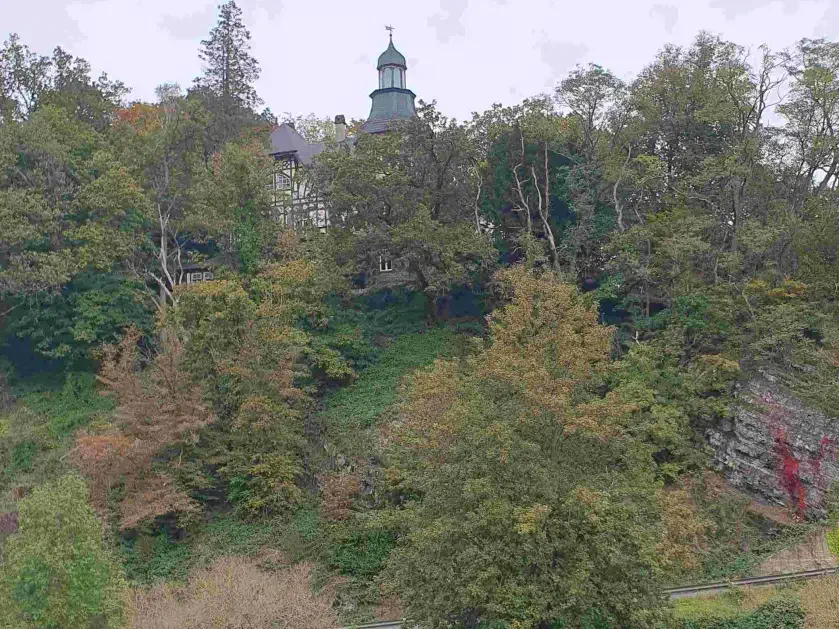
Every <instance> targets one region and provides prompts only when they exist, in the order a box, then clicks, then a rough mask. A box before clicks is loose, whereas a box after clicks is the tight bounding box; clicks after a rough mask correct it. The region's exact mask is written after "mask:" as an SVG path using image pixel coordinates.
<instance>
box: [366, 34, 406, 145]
mask: <svg viewBox="0 0 839 629" xmlns="http://www.w3.org/2000/svg"><path fill="white" fill-rule="evenodd" d="M385 28H386V29H387V30H388V31H389V32H390V41H389V42H388V46H387V49H386V50H385V51H384V52H383V53H382V54H381V55H379V61H378V63H377V64H376V69H377V70H378V72H379V87H378V89H377V90H376V91H374V92H373V93H372V94H370V98H371V99H373V102H372V104H371V106H370V116H369V117H368V118H367V121H366V122H365V123H364V124H363V125H361V129H360V131H361V132H362V133H382V132H384V131H387V127H388V125H389V123H390V122H391V121H394V120H400V119H407V118H412V117H414V116H416V110H415V107H414V99H415V98H416V95H415V94H414V93H413V92H412V91H411V90H409V89H408V87H407V81H406V73H407V71H408V66H407V64H406V63H405V56H404V55H403V54H402V53H401V52H399V51H398V50H396V47H395V46H394V45H393V27H392V26H386V27H385Z"/></svg>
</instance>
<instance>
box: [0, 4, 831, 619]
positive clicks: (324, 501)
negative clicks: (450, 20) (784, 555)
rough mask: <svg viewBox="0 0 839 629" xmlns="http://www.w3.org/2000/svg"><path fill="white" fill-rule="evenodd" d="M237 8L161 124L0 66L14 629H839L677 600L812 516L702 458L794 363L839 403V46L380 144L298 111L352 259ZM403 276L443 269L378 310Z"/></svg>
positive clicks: (6, 575)
mask: <svg viewBox="0 0 839 629" xmlns="http://www.w3.org/2000/svg"><path fill="white" fill-rule="evenodd" d="M219 11H220V13H219V18H218V23H217V25H216V26H215V28H213V29H212V31H211V32H210V33H209V35H208V37H207V39H206V40H205V41H203V42H202V44H201V49H200V51H199V55H200V59H201V61H202V64H203V73H202V75H201V76H199V77H197V78H196V79H195V81H194V83H193V85H191V86H189V87H188V88H186V89H184V88H182V87H181V86H179V85H176V84H171V83H164V84H161V85H160V87H159V88H158V89H157V92H156V94H157V98H156V100H155V101H154V102H139V101H136V102H128V101H127V94H128V90H127V89H126V87H125V86H124V85H123V84H122V83H121V82H119V81H117V80H114V79H111V78H110V77H108V76H106V75H102V76H100V77H98V78H94V77H92V76H91V68H90V65H89V64H88V63H87V62H86V61H85V60H83V59H79V58H75V57H73V56H71V55H70V54H68V53H67V52H65V51H64V50H62V49H61V48H56V49H55V50H54V51H53V53H52V54H51V56H42V55H40V54H38V53H37V52H34V51H32V50H30V49H29V48H28V47H27V46H26V44H25V43H24V42H22V41H21V40H20V39H19V38H18V37H17V36H15V35H11V36H9V38H8V39H7V40H6V41H5V43H4V44H3V46H2V48H0V349H2V353H0V468H2V469H0V494H2V495H1V496H0V553H2V554H0V627H2V628H4V629H5V628H9V629H11V628H32V629H35V628H56V629H57V628H75V627H169V626H179V627H217V626H224V627H269V626H277V627H288V628H291V627H294V628H296V629H326V628H327V627H337V626H339V625H340V624H349V623H351V622H356V621H364V620H371V619H374V618H375V617H383V616H387V615H388V614H390V615H394V614H395V615H396V616H397V617H403V616H404V617H407V618H410V619H412V620H413V621H416V622H419V623H422V624H421V626H428V627H452V628H454V627H463V628H466V629H476V628H479V627H480V628H485V629H491V628H498V629H501V628H507V629H526V628H534V629H536V628H538V629H548V628H554V629H558V628H560V627H561V628H568V629H570V628H574V627H577V628H589V629H594V628H607V627H627V628H644V627H649V628H654V627H655V628H658V627H662V628H663V627H681V628H683V629H688V628H708V629H710V628H712V627H715V628H719V629H722V628H723V627H725V628H732V629H736V628H738V627H742V628H746V627H790V628H794V627H803V626H805V625H804V624H803V623H810V624H808V625H806V626H812V627H817V626H818V627H825V626H828V625H816V624H812V622H813V621H812V620H808V618H814V617H815V616H813V615H812V614H815V613H817V610H816V611H813V610H814V609H816V608H813V609H810V607H808V605H810V604H809V603H808V600H809V599H808V598H807V596H806V595H805V594H800V595H799V594H795V595H794V596H792V597H790V596H787V595H786V594H784V595H781V596H780V597H779V598H777V599H772V600H769V601H768V602H763V603H761V604H759V605H758V604H756V605H755V606H754V609H750V610H747V611H743V612H742V613H743V614H744V615H743V616H742V623H741V622H740V620H738V619H736V618H733V617H730V618H729V617H726V618H723V619H722V620H720V619H719V618H716V617H714V618H710V619H708V618H706V619H702V618H699V617H690V618H685V617H682V616H680V615H679V614H678V613H677V610H675V609H674V606H673V605H672V604H671V603H670V602H669V601H668V600H667V599H666V598H665V597H663V596H662V595H661V594H660V593H659V592H660V591H661V589H662V588H665V587H668V586H671V585H674V584H677V583H682V582H685V581H696V580H701V579H705V580H711V579H713V578H715V577H716V578H717V579H719V578H720V577H728V576H730V575H733V574H737V573H738V572H737V571H738V570H744V569H746V567H747V565H746V564H747V563H748V562H750V561H752V562H753V561H756V560H758V559H760V557H762V556H765V554H767V553H768V552H770V551H772V550H775V549H777V548H778V547H779V545H781V544H783V543H786V542H789V541H794V540H796V539H799V536H800V535H804V534H806V533H807V532H808V531H809V530H811V529H810V528H808V527H811V526H813V524H812V523H809V522H806V521H805V520H806V518H805V517H804V516H806V515H809V514H807V513H805V512H804V511H803V510H802V509H801V505H800V504H796V503H795V500H794V499H791V501H790V504H789V510H790V514H791V518H790V522H791V523H790V524H789V525H788V526H787V525H784V526H781V525H775V524H773V525H772V526H773V527H775V528H772V530H771V531H770V533H771V534H769V535H768V536H767V534H766V530H767V526H764V525H765V524H766V523H765V522H764V521H758V519H756V518H757V516H755V515H753V514H752V512H750V511H749V510H748V503H749V500H748V499H747V498H745V497H743V496H741V495H735V493H733V492H731V491H730V490H728V489H725V487H724V483H722V481H721V480H720V479H719V477H718V476H717V475H715V474H714V473H713V472H712V471H711V470H710V463H709V455H708V450H707V448H706V446H705V442H704V437H703V435H704V432H703V431H704V430H705V429H706V428H707V427H708V426H713V425H716V424H719V423H720V422H723V421H725V420H727V419H728V418H729V417H730V416H731V413H732V407H733V405H734V404H735V393H736V391H737V387H738V383H742V382H744V381H746V380H748V379H749V378H750V377H752V376H753V375H755V374H758V373H771V374H774V375H773V378H774V379H775V380H776V381H777V382H778V386H779V387H780V386H783V387H784V388H785V390H789V391H791V392H792V393H794V394H795V395H796V396H797V397H798V398H800V399H801V400H804V401H805V402H806V403H807V404H809V405H811V406H812V407H813V408H816V409H819V410H821V411H822V412H824V413H826V414H828V415H832V416H836V413H837V411H836V409H837V408H839V319H837V315H838V314H839V312H838V310H839V308H837V305H839V304H837V299H839V43H836V42H831V41H827V40H808V39H805V40H802V41H800V42H799V43H798V44H797V45H795V46H794V47H793V48H791V49H789V50H785V51H771V50H768V49H761V50H759V51H754V50H751V51H750V50H746V49H745V48H743V47H741V46H738V45H737V44H735V43H732V42H727V41H723V40H721V39H720V38H718V37H716V36H714V35H711V34H708V33H700V34H699V35H698V36H697V37H696V39H695V41H694V42H693V44H692V45H690V46H689V47H677V46H666V47H665V48H663V49H662V50H661V51H660V52H659V54H658V55H657V56H656V57H655V58H654V59H652V60H651V62H650V63H649V65H647V66H646V67H645V68H644V69H643V70H641V71H640V72H639V74H638V75H637V77H636V78H635V79H634V80H633V81H632V82H629V83H627V82H624V81H622V80H620V79H619V78H618V77H616V76H615V75H614V74H612V73H611V72H610V71H609V70H608V69H606V68H603V67H600V66H597V65H589V66H586V67H578V68H576V69H575V70H573V71H572V72H570V73H569V74H568V75H567V76H566V77H565V78H564V79H563V80H562V81H561V82H560V83H559V84H558V85H557V86H556V88H555V89H554V90H553V91H551V92H550V93H548V94H544V95H539V96H536V97H534V98H531V99H527V100H525V101H523V102H521V103H519V104H517V105H514V106H501V105H495V106H493V107H492V108H491V109H489V110H488V111H485V112H482V113H475V114H474V115H473V117H472V119H471V120H468V121H465V122H461V121H456V120H453V119H450V118H448V117H446V116H445V115H444V114H443V113H441V112H440V111H438V109H437V107H436V105H435V104H434V103H430V104H429V103H421V104H420V106H419V108H418V116H417V117H416V118H415V119H413V120H410V121H405V122H402V123H400V124H399V125H396V126H395V127H394V128H393V130H392V131H391V132H389V133H386V134H383V135H361V136H359V137H357V138H356V141H355V144H354V146H353V148H352V150H349V149H348V148H347V147H346V146H343V145H336V144H335V143H334V140H332V139H331V138H330V125H329V121H328V120H325V121H322V120H319V119H317V118H316V117H314V116H308V117H299V118H298V120H299V121H300V122H301V124H298V128H299V129H303V130H304V131H305V132H306V133H307V135H309V136H310V138H311V139H313V140H325V142H326V149H325V150H324V152H323V153H321V154H320V155H319V156H318V157H317V158H316V159H315V161H314V163H313V165H312V166H311V167H310V168H307V170H306V172H305V176H306V178H307V181H308V182H309V184H310V185H311V186H312V187H313V189H315V190H317V191H318V193H319V194H320V195H322V197H323V198H324V199H326V201H327V203H328V204H329V208H330V221H331V225H330V228H329V229H328V230H327V231H326V233H320V232H318V231H316V230H311V231H306V230H305V229H303V230H297V231H292V230H289V229H287V228H285V227H284V226H283V225H282V224H281V222H279V221H277V220H276V213H275V212H274V211H273V208H272V206H271V201H272V194H271V193H272V190H271V189H270V188H269V185H268V184H269V183H270V182H271V180H272V179H271V174H272V171H273V168H274V165H273V160H272V158H270V157H269V156H268V151H267V149H268V144H267V142H268V134H269V132H270V130H271V129H272V128H273V126H274V125H276V124H277V119H276V117H275V116H274V115H273V114H272V113H271V111H270V110H268V109H265V110H263V111H261V112H260V111H258V108H259V107H260V106H261V104H262V103H261V100H260V99H259V97H258V95H257V93H256V91H255V88H254V84H255V81H256V80H257V78H258V77H259V73H260V69H259V64H258V62H257V60H256V59H254V58H253V57H252V56H251V54H250V44H249V41H250V35H249V33H248V30H247V28H246V26H245V24H244V23H243V19H242V12H241V10H240V9H239V8H238V7H237V6H236V3H235V2H234V1H233V0H231V1H229V2H227V3H225V4H223V5H222V6H221V7H219ZM380 252H388V254H389V255H392V256H393V257H394V258H398V259H399V260H403V261H404V263H405V265H406V266H405V268H406V269H407V271H408V275H409V280H408V281H407V283H406V284H405V286H403V287H400V288H398V289H393V288H391V289H388V290H382V291H379V292H369V293H367V294H364V295H361V296H359V295H358V292H359V291H353V279H354V278H356V277H358V276H359V275H360V274H370V273H375V271H376V270H377V269H378V265H379V254H380ZM208 260H212V263H213V265H214V279H213V280H212V281H206V282H201V283H198V284H193V285H185V284H181V283H180V282H179V278H180V277H181V275H182V274H183V273H184V267H185V265H187V264H188V263H199V264H200V263H202V262H206V261H208ZM828 494H829V496H834V493H833V492H828ZM792 498H794V497H792ZM830 500H832V498H829V501H830ZM826 512H827V513H828V520H829V521H828V522H827V524H829V525H835V524H836V523H837V522H836V520H837V519H839V500H837V501H836V502H835V504H834V503H833V502H830V504H827V505H826ZM779 527H780V528H779ZM770 528H771V527H770ZM781 529H783V530H781ZM837 539H839V538H837ZM837 549H838V550H839V544H837ZM749 565H751V564H749ZM225 575H228V576H225ZM229 575H235V577H230V576H229ZM233 582H235V583H236V586H235V588H234V586H233V585H231V583H233ZM833 587H834V588H839V584H836V583H834V584H833ZM230 588H233V589H230ZM838 591H839V590H838ZM213 593H215V594H213ZM832 600H833V601H834V603H833V604H834V605H836V603H835V601H836V599H835V597H834V598H833V599H832ZM811 607H812V605H811ZM832 609H833V610H834V611H836V609H837V607H834V608H832ZM738 618H739V617H738ZM219 623H220V624H219ZM272 623H274V624H272ZM715 623H716V624H715ZM738 623H740V624H738ZM831 626H832V625H831Z"/></svg>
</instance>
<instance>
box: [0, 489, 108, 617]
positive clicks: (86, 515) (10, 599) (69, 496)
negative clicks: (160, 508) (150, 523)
mask: <svg viewBox="0 0 839 629" xmlns="http://www.w3.org/2000/svg"><path fill="white" fill-rule="evenodd" d="M19 518H20V520H19V522H20V528H19V531H18V533H17V534H16V535H13V536H11V537H9V538H8V539H7V540H6V542H5V545H4V547H3V562H2V563H0V611H2V618H3V620H2V621H0V626H3V627H9V628H10V629H11V628H12V627H14V628H18V627H32V628H33V629H35V628H36V627H55V628H56V629H57V628H58V627H104V626H107V627H118V626H120V624H121V621H122V601H121V589H122V587H123V582H122V577H121V574H120V570H119V568H118V567H117V565H116V563H115V562H114V560H113V559H112V558H111V557H110V555H109V554H108V552H107V551H106V549H105V547H104V546H103V543H102V539H101V526H100V523H99V521H98V519H97V518H96V516H95V515H94V514H93V511H92V509H91V508H90V506H89V505H88V503H87V488H86V486H85V484H84V481H82V480H81V479H79V478H77V477H75V476H65V477H63V478H61V479H59V480H58V481H56V482H54V483H50V484H48V485H45V486H43V487H41V488H38V489H36V490H35V491H34V492H33V493H32V494H31V495H30V496H27V497H26V498H24V499H23V500H21V502H20V503H19Z"/></svg>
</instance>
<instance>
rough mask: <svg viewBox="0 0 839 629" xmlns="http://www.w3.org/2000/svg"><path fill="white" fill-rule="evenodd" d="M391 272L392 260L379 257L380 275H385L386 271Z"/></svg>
mask: <svg viewBox="0 0 839 629" xmlns="http://www.w3.org/2000/svg"><path fill="white" fill-rule="evenodd" d="M392 270H393V260H391V259H390V258H385V257H384V256H379V271H381V272H382V273H387V272H388V271H392Z"/></svg>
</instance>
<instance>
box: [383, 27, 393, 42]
mask: <svg viewBox="0 0 839 629" xmlns="http://www.w3.org/2000/svg"><path fill="white" fill-rule="evenodd" d="M385 30H386V31H388V33H389V34H390V38H391V39H393V27H392V26H391V25H390V24H387V25H385Z"/></svg>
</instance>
